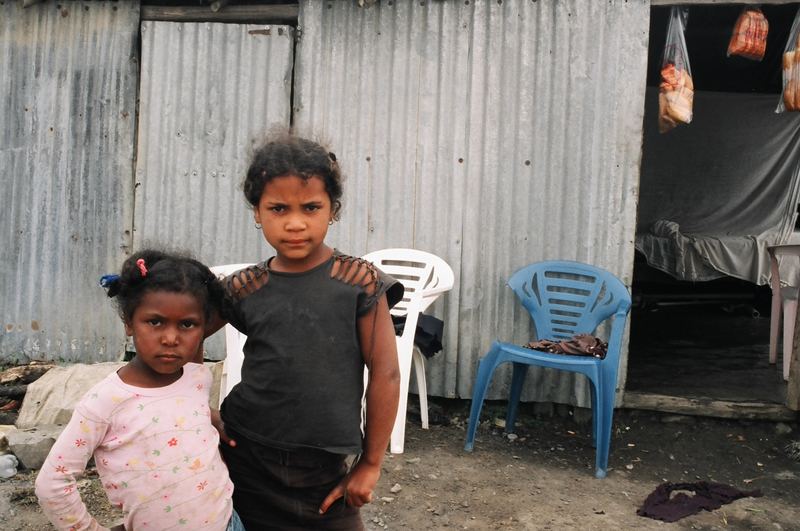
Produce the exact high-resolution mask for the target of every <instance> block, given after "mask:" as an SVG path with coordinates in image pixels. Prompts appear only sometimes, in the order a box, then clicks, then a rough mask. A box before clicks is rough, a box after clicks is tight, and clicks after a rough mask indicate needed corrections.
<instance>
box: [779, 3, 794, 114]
mask: <svg viewBox="0 0 800 531" xmlns="http://www.w3.org/2000/svg"><path fill="white" fill-rule="evenodd" d="M783 111H800V8H798V9H797V14H796V15H795V17H794V22H793V23H792V29H791V30H790V31H789V40H788V41H786V47H785V48H784V49H783V92H782V93H781V99H780V101H779V102H778V108H777V109H775V112H783Z"/></svg>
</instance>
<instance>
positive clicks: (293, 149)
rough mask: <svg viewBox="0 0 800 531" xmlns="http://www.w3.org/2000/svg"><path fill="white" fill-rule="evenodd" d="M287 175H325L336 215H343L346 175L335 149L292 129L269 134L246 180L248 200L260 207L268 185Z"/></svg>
mask: <svg viewBox="0 0 800 531" xmlns="http://www.w3.org/2000/svg"><path fill="white" fill-rule="evenodd" d="M285 175H296V176H298V177H300V178H302V179H304V180H308V179H310V178H311V177H319V178H320V179H322V182H323V183H325V191H326V192H327V193H328V197H329V198H330V200H331V212H332V214H333V218H334V219H338V218H339V212H340V210H341V208H342V201H341V198H342V179H343V177H342V173H341V170H340V169H339V163H338V162H337V161H336V155H334V154H333V153H332V152H331V151H328V150H327V149H326V148H324V147H323V146H322V145H320V144H318V143H317V142H314V141H313V140H308V139H306V138H302V137H299V136H296V135H295V134H294V133H292V132H281V133H278V134H275V135H273V136H271V137H269V138H268V139H267V140H266V142H265V143H264V144H263V145H262V146H261V147H259V148H258V149H256V151H255V153H253V158H252V160H251V162H250V167H249V168H248V170H247V175H246V176H245V179H244V183H243V184H242V188H243V189H244V196H245V198H246V199H247V202H248V203H250V205H251V206H253V207H254V208H255V207H258V202H259V200H260V199H261V194H262V193H263V191H264V186H266V184H267V183H268V182H270V181H271V180H272V179H274V178H276V177H282V176H285Z"/></svg>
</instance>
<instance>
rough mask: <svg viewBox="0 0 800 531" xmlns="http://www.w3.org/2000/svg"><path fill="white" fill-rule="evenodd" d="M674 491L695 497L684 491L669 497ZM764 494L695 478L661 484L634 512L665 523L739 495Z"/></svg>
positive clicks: (712, 508)
mask: <svg viewBox="0 0 800 531" xmlns="http://www.w3.org/2000/svg"><path fill="white" fill-rule="evenodd" d="M676 490H689V491H692V492H694V493H695V494H694V496H688V495H686V494H685V493H683V492H679V493H677V494H676V495H675V496H673V497H672V498H670V494H671V493H672V492H674V491H676ZM759 496H763V494H762V493H761V491H760V490H758V489H756V490H751V491H742V490H739V489H737V488H736V487H731V486H730V485H723V484H722V483H712V482H709V481H698V482H697V483H662V484H661V485H659V486H658V487H656V490H654V491H653V492H652V493H651V494H650V495H649V496H648V497H647V498H645V500H644V503H643V504H642V506H641V507H640V508H639V509H638V510H637V511H636V514H638V515H639V516H646V517H648V518H652V519H653V520H662V521H664V522H677V521H678V520H680V519H681V518H685V517H687V516H691V515H693V514H697V513H699V512H700V511H702V510H703V509H705V510H706V511H713V510H714V509H719V508H720V507H722V506H723V505H725V504H728V503H731V502H732V501H735V500H738V499H739V498H747V497H759Z"/></svg>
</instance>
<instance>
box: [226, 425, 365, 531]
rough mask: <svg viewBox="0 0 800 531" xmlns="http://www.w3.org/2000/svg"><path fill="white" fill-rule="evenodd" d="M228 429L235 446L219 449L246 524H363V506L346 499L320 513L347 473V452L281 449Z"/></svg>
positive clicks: (345, 528)
mask: <svg viewBox="0 0 800 531" xmlns="http://www.w3.org/2000/svg"><path fill="white" fill-rule="evenodd" d="M228 434H229V435H230V436H231V438H232V439H235V440H236V447H235V448H231V447H229V446H227V445H221V446H220V449H221V451H222V456H223V457H224V458H225V463H226V464H227V465H228V471H229V472H230V476H231V479H232V480H233V507H234V509H236V512H237V513H239V517H240V518H241V519H242V522H243V523H244V526H245V528H246V529H253V530H257V531H261V530H271V529H276V530H278V529H279V530H294V529H297V530H299V529H327V530H332V531H339V530H341V531H350V530H354V531H355V530H363V529H364V524H363V522H362V521H361V515H360V514H359V510H358V508H357V507H350V506H347V505H346V504H345V503H344V501H343V499H339V500H337V501H336V502H335V503H334V504H333V505H332V506H331V507H330V508H329V509H328V512H327V513H325V514H322V515H321V514H319V506H320V505H321V504H322V500H324V499H325V497H326V496H327V495H328V493H329V492H330V491H331V490H333V488H334V487H335V486H336V485H337V484H338V483H339V481H341V479H342V478H343V477H344V476H345V474H346V473H347V464H346V462H345V456H344V455H337V454H332V453H329V452H325V451H322V450H312V449H308V450H306V449H298V450H296V451H286V450H278V449H276V448H271V447H268V446H264V445H262V444H259V443H257V442H254V441H251V440H248V439H247V438H246V437H244V436H243V435H242V434H240V433H232V432H231V431H230V430H228Z"/></svg>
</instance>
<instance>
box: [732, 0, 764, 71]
mask: <svg viewBox="0 0 800 531" xmlns="http://www.w3.org/2000/svg"><path fill="white" fill-rule="evenodd" d="M768 32H769V22H767V17H765V16H764V13H762V12H761V9H760V8H758V7H754V6H746V7H744V8H742V12H741V13H740V14H739V18H738V19H736V24H735V25H734V26H733V33H732V34H731V41H730V43H728V57H730V56H731V55H741V56H742V57H746V58H747V59H752V60H753V61H760V60H762V59H763V58H764V52H766V51H767V33H768Z"/></svg>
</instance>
